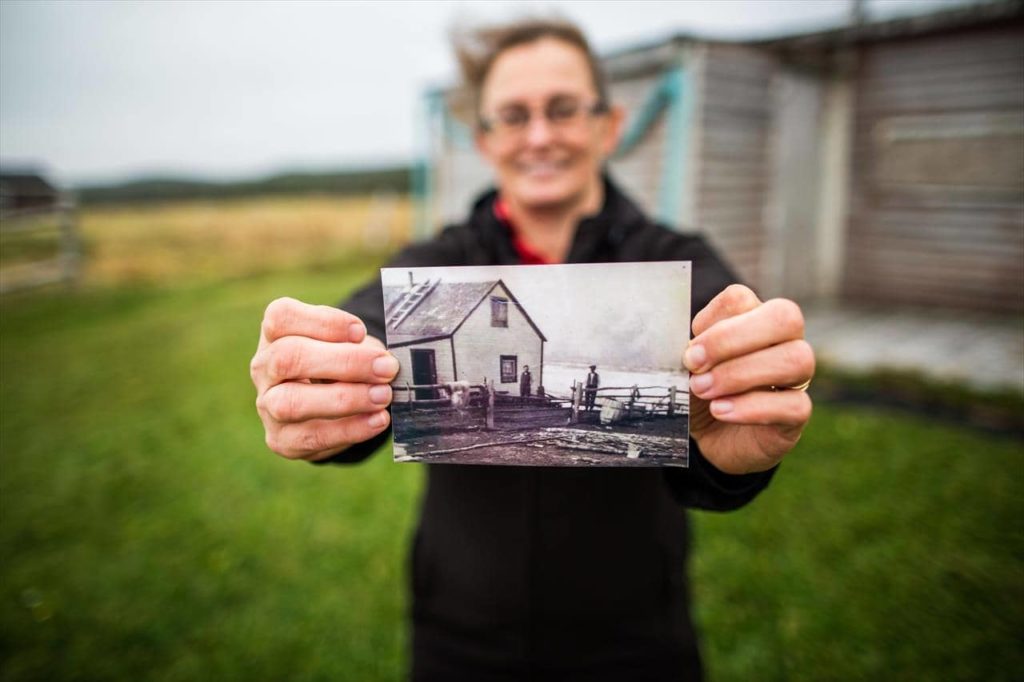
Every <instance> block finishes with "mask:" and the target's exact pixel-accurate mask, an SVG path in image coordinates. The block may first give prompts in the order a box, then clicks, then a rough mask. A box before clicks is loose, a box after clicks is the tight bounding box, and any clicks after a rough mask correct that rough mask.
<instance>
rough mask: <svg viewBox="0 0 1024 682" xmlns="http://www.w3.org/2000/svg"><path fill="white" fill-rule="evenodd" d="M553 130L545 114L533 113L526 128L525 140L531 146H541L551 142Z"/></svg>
mask: <svg viewBox="0 0 1024 682" xmlns="http://www.w3.org/2000/svg"><path fill="white" fill-rule="evenodd" d="M553 136H554V130H553V129H552V126H551V123H550V122H549V121H548V119H547V117H546V116H538V115H536V114H535V115H533V116H531V117H530V122H529V123H528V124H527V128H526V142H527V144H528V145H530V146H531V147H543V146H545V145H547V144H549V143H550V142H551V139H552V137H553Z"/></svg>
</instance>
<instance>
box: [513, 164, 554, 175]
mask: <svg viewBox="0 0 1024 682" xmlns="http://www.w3.org/2000/svg"><path fill="white" fill-rule="evenodd" d="M559 168H561V164H559V163H531V164H527V165H524V166H522V169H523V170H524V171H525V172H527V173H552V172H554V171H557V170H558V169H559Z"/></svg>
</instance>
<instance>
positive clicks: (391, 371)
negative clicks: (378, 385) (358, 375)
mask: <svg viewBox="0 0 1024 682" xmlns="http://www.w3.org/2000/svg"><path fill="white" fill-rule="evenodd" d="M373 373H374V374H376V375H377V376H379V377H383V378H385V379H390V378H391V377H393V376H395V375H396V374H398V360H395V358H394V357H393V356H391V355H382V356H380V357H379V358H377V359H376V360H374V361H373Z"/></svg>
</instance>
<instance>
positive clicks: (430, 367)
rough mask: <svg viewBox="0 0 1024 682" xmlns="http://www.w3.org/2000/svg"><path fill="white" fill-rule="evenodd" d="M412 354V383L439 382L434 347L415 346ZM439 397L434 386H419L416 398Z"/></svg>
mask: <svg viewBox="0 0 1024 682" xmlns="http://www.w3.org/2000/svg"><path fill="white" fill-rule="evenodd" d="M410 353H411V354H412V383H414V384H416V385H417V386H421V385H423V384H436V383H437V364H436V363H435V362H434V350H433V349H432V348H413V349H411V350H410ZM436 397H437V391H436V390H435V389H433V388H417V389H416V400H433V399H434V398H436Z"/></svg>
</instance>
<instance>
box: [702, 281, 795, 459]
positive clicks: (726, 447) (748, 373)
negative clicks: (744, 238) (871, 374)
mask: <svg viewBox="0 0 1024 682" xmlns="http://www.w3.org/2000/svg"><path fill="white" fill-rule="evenodd" d="M693 334H694V338H693V340H692V341H690V345H689V347H688V348H687V350H686V355H685V358H684V361H685V364H686V367H687V369H689V370H690V373H691V374H690V435H691V436H692V437H693V438H694V440H696V441H697V444H698V445H699V446H700V450H701V453H702V454H703V455H704V457H705V459H707V460H708V461H709V462H711V463H712V464H713V465H714V466H715V467H716V468H718V469H719V470H721V471H724V472H726V473H730V474H744V473H751V472H755V471H763V470H765V469H770V468H771V467H773V466H775V465H776V464H778V462H779V461H780V460H781V459H782V457H783V455H785V454H786V453H787V452H789V451H790V450H792V449H793V446H795V445H796V442H797V441H798V440H799V439H800V434H801V433H802V432H803V430H804V426H805V425H806V424H807V420H808V419H810V417H811V399H810V397H809V396H808V395H807V393H806V392H805V391H804V390H800V389H801V388H806V385H807V382H809V381H810V379H811V377H812V376H813V375H814V351H813V350H812V349H811V346H810V345H809V344H808V343H807V342H806V341H805V340H804V317H803V313H802V312H801V311H800V307H799V306H798V305H797V304H796V303H794V302H793V301H790V300H787V299H781V298H780V299H772V300H770V301H766V302H762V301H761V300H760V299H758V297H757V295H756V294H754V292H753V291H751V290H750V289H748V288H747V287H745V286H742V285H739V284H734V285H732V286H730V287H728V288H727V289H725V290H724V291H722V292H721V293H720V294H718V296H716V297H715V298H714V299H712V300H711V302H710V303H709V304H708V305H707V307H706V308H704V309H703V310H701V311H700V312H699V313H698V314H697V316H696V317H695V318H694V320H693ZM793 387H797V388H796V389H794V388H793Z"/></svg>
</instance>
